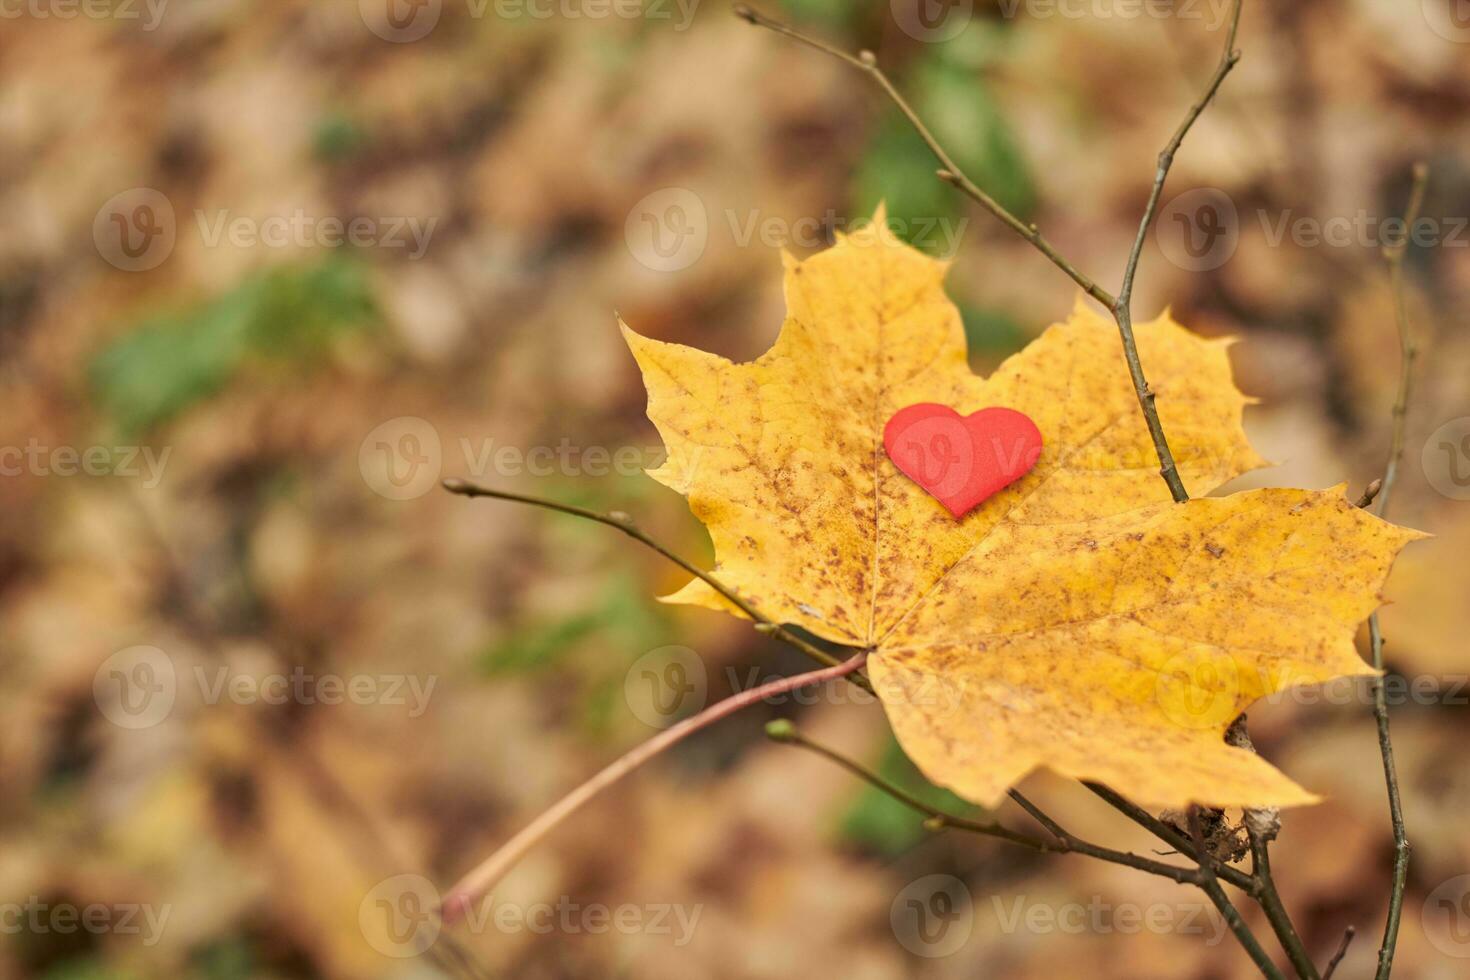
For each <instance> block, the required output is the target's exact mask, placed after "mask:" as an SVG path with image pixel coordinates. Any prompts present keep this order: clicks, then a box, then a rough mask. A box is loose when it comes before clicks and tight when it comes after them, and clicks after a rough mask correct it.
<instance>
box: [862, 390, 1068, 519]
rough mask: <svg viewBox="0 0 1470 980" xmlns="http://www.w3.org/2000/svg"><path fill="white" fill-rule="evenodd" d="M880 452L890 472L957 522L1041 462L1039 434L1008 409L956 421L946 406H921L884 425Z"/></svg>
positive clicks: (988, 410) (957, 415)
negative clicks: (894, 470) (911, 484)
mask: <svg viewBox="0 0 1470 980" xmlns="http://www.w3.org/2000/svg"><path fill="white" fill-rule="evenodd" d="M883 448H884V449H886V450H887V451H888V458H889V459H891V460H893V465H894V466H897V467H898V468H899V470H900V471H901V472H902V473H903V474H904V475H905V476H907V477H908V478H909V479H911V480H913V481H914V482H915V483H917V484H918V485H919V486H921V487H923V488H924V489H925V490H927V491H928V492H929V493H930V494H932V495H933V496H934V498H935V499H936V500H938V501H939V502H940V503H941V504H943V505H944V506H945V507H946V508H947V509H948V510H949V512H950V513H951V514H953V515H954V516H955V517H957V518H958V517H964V516H965V515H966V514H968V513H969V512H970V511H972V510H974V509H975V508H976V507H977V506H979V504H980V503H981V502H982V501H984V500H985V499H986V498H988V497H991V496H993V495H995V494H997V493H999V492H1000V491H1002V490H1004V489H1005V488H1006V487H1008V486H1010V485H1011V484H1012V483H1015V482H1016V481H1017V480H1019V479H1020V478H1021V477H1023V476H1025V475H1026V474H1027V473H1029V472H1031V469H1032V467H1034V466H1035V465H1036V460H1037V459H1038V458H1039V457H1040V456H1041V430H1039V429H1037V428H1036V423H1035V422H1032V421H1031V419H1030V418H1029V417H1027V416H1026V415H1025V414H1023V413H1021V412H1017V411H1015V410H1014V409H1010V408H982V409H981V410H980V411H978V412H974V413H972V414H970V415H961V414H960V413H959V412H956V411H955V410H954V409H952V408H950V407H949V406H948V405H935V404H933V403H930V402H921V403H920V404H918V405H910V406H908V407H907V408H901V409H899V410H898V411H897V412H895V413H894V414H893V418H891V419H889V420H888V424H887V425H885V426H884V427H883Z"/></svg>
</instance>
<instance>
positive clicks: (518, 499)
mask: <svg viewBox="0 0 1470 980" xmlns="http://www.w3.org/2000/svg"><path fill="white" fill-rule="evenodd" d="M444 489H445V490H448V491H449V492H450V493H453V494H457V495H459V496H461V497H490V498H493V499H495V500H509V501H512V502H514V503H519V504H530V505H531V506H532V507H543V508H545V509H547V510H554V511H557V512H558V513H562V514H570V515H572V516H573V517H580V518H582V519H583V520H588V521H594V522H596V523H598V524H605V525H607V526H608V527H611V528H616V529H617V530H619V531H622V532H623V533H624V534H626V535H627V536H628V537H630V538H632V539H633V540H635V541H637V542H639V543H641V544H644V545H646V546H648V547H649V548H652V549H653V550H654V551H656V552H658V553H659V554H660V555H663V556H664V557H665V558H667V559H668V560H669V561H671V562H673V563H674V564H675V565H678V566H679V567H680V568H682V569H684V571H686V572H688V573H689V574H690V575H693V576H694V577H695V578H697V579H700V580H702V581H703V582H704V583H705V584H706V585H708V586H709V587H710V588H712V589H714V590H715V591H716V592H718V593H719V594H720V595H722V596H724V597H725V598H726V599H728V600H729V601H730V604H731V605H733V606H735V608H737V609H739V610H740V611H741V612H743V613H744V614H745V615H746V616H747V617H749V618H750V619H751V620H753V621H754V622H755V624H756V629H758V630H760V631H761V632H762V633H767V634H769V635H771V636H774V637H775V638H776V639H778V640H780V641H781V642H783V643H786V644H787V645H789V646H792V647H795V648H796V649H798V650H800V651H801V652H802V653H804V654H806V655H807V656H808V657H811V658H812V659H813V660H815V661H816V662H817V663H820V664H824V665H826V666H828V667H835V666H837V664H839V663H841V662H843V661H839V660H838V659H837V658H836V657H834V656H832V655H831V654H829V653H827V652H826V651H825V650H821V649H818V648H817V647H815V646H813V645H812V644H810V643H808V642H807V641H806V640H803V639H802V638H801V637H799V636H797V635H796V634H795V633H792V632H791V631H790V630H788V629H786V628H785V627H783V626H782V625H781V624H779V623H776V622H773V621H772V620H770V619H768V618H767V617H766V616H764V615H762V614H761V613H760V612H759V611H758V610H757V609H756V608H755V607H754V606H752V605H751V604H750V603H749V602H747V601H746V600H745V599H744V598H742V597H741V595H740V593H738V592H736V591H735V590H734V589H732V588H729V587H728V586H726V585H724V584H723V583H722V582H720V580H719V579H717V578H715V577H714V576H713V575H711V574H710V573H709V572H706V571H705V570H704V569H702V568H700V567H698V566H697V565H695V564H693V563H692V562H690V561H688V560H686V559H684V558H681V557H680V556H679V555H676V554H674V552H672V551H670V550H669V549H668V548H666V547H664V546H663V545H662V544H660V543H659V542H657V541H655V540H654V539H653V538H651V537H649V536H648V535H647V534H645V533H644V532H643V531H642V530H640V529H639V528H638V526H637V525H636V524H634V523H633V518H631V517H630V516H628V515H627V514H625V513H623V512H622V511H611V512H609V513H606V514H600V513H598V512H597V511H595V510H588V509H586V508H585V507H574V506H572V505H571V504H563V503H558V502H557V501H555V500H547V499H545V498H543V497H531V496H527V495H526V494H521V493H510V492H509V491H506V490H492V489H490V488H489V487H483V486H480V485H479V484H476V483H470V482H469V481H468V480H458V479H450V480H445V481H444ZM849 680H851V681H852V683H854V684H856V685H858V686H859V687H861V688H862V689H863V690H865V691H868V692H869V693H871V692H872V690H873V688H872V686H871V685H870V684H869V683H868V679H867V678H866V677H864V676H863V675H861V674H854V675H853V676H852V677H850V678H849Z"/></svg>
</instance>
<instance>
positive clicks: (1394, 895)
mask: <svg viewBox="0 0 1470 980" xmlns="http://www.w3.org/2000/svg"><path fill="white" fill-rule="evenodd" d="M1428 183H1429V168H1428V167H1427V166H1425V165H1424V164H1423V163H1418V164H1415V165H1414V185H1413V189H1412V190H1411V191H1410V192H1409V205H1408V208H1407V209H1406V210H1405V211H1404V237H1403V238H1402V239H1400V240H1399V241H1397V242H1394V243H1391V244H1389V245H1385V246H1384V249H1383V258H1384V261H1385V262H1387V263H1388V272H1389V283H1390V286H1391V288H1392V290H1393V294H1394V316H1395V319H1396V321H1397V323H1398V330H1399V387H1398V394H1397V396H1396V397H1395V398H1394V403H1393V438H1392V441H1391V443H1390V446H1389V451H1388V465H1387V467H1386V468H1385V469H1384V472H1383V489H1382V490H1381V491H1380V492H1379V494H1378V506H1377V509H1376V513H1377V514H1378V516H1379V517H1383V516H1385V515H1386V514H1387V513H1388V501H1389V497H1390V495H1391V494H1392V493H1393V485H1394V482H1395V481H1396V480H1397V479H1398V472H1399V462H1400V460H1402V459H1403V455H1404V421H1405V419H1406V418H1407V416H1408V412H1409V391H1410V386H1411V383H1412V381H1413V376H1414V375H1413V369H1414V357H1415V355H1416V349H1415V347H1414V337H1413V332H1412V331H1411V330H1410V328H1409V313H1408V306H1407V301H1406V299H1405V297H1404V272H1403V267H1404V253H1405V251H1406V250H1407V248H1408V243H1409V238H1410V237H1411V235H1412V229H1413V227H1414V224H1415V222H1417V221H1418V220H1419V212H1420V210H1421V209H1422V208H1423V206H1424V189H1425V187H1426V186H1427V185H1428ZM1368 643H1369V646H1370V648H1371V649H1372V653H1373V666H1374V667H1375V668H1377V669H1378V671H1379V673H1378V675H1377V676H1375V677H1373V678H1372V679H1370V680H1369V682H1368V684H1369V687H1370V688H1371V689H1372V691H1373V718H1374V720H1375V721H1376V722H1377V724H1378V750H1379V753H1380V754H1381V755H1382V756H1383V777H1384V782H1385V783H1386V785H1387V787H1388V813H1389V819H1390V821H1391V822H1392V824H1393V884H1392V887H1391V890H1390V892H1389V899H1388V918H1387V921H1386V922H1385V923H1384V926H1383V942H1382V944H1380V945H1379V947H1378V970H1377V972H1376V973H1375V974H1374V977H1375V980H1387V978H1388V976H1389V975H1390V974H1391V973H1392V972H1393V955H1394V950H1395V948H1396V947H1397V945H1398V938H1399V921H1400V920H1401V919H1402V917H1403V911H1404V889H1405V887H1406V886H1407V884H1408V880H1409V852H1410V850H1411V848H1410V846H1409V838H1408V834H1407V833H1406V832H1405V830H1404V807H1403V802H1402V800H1401V799H1400V797H1399V777H1398V769H1397V767H1396V766H1395V765H1394V761H1393V739H1392V738H1390V737H1389V731H1388V699H1387V697H1386V696H1385V695H1384V691H1383V677H1382V671H1383V629H1382V627H1381V626H1380V625H1379V622H1378V613H1376V612H1375V613H1374V614H1373V615H1371V616H1369V617H1368Z"/></svg>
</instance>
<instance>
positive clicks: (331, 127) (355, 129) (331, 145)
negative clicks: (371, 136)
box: [312, 111, 368, 163]
mask: <svg viewBox="0 0 1470 980" xmlns="http://www.w3.org/2000/svg"><path fill="white" fill-rule="evenodd" d="M313 135H314V139H313V141H312V142H313V149H314V150H315V151H316V156H317V159H319V160H321V161H323V162H325V163H338V162H340V161H342V160H346V159H349V158H350V157H352V156H353V155H354V154H356V153H357V152H358V151H360V150H361V149H362V148H363V147H364V146H366V145H367V143H368V134H367V130H365V129H363V127H362V126H361V125H360V124H359V123H358V122H357V120H355V119H353V118H352V117H351V116H350V115H348V114H347V113H345V112H340V111H338V112H329V113H327V114H326V115H324V116H323V117H322V118H321V119H318V120H317V124H316V132H315V133H314V134H313Z"/></svg>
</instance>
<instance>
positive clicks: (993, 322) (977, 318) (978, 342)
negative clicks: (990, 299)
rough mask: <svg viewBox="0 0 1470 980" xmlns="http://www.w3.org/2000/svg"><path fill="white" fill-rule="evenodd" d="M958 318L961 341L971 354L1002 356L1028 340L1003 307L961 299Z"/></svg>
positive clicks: (1022, 329)
mask: <svg viewBox="0 0 1470 980" xmlns="http://www.w3.org/2000/svg"><path fill="white" fill-rule="evenodd" d="M960 318H961V319H962V320H963V321H964V324H965V341H966V343H967V344H968V346H969V349H970V356H971V357H974V356H975V355H977V354H979V355H990V356H1001V357H1004V356H1006V355H1008V354H1014V353H1015V352H1016V351H1018V350H1020V349H1021V348H1022V347H1025V346H1026V344H1027V343H1028V342H1029V341H1030V337H1028V336H1027V334H1026V329H1025V328H1024V327H1022V326H1021V323H1020V321H1019V320H1017V319H1016V318H1015V317H1013V316H1011V315H1010V314H1009V313H1006V312H1005V311H1004V310H996V309H989V308H985V309H982V308H980V307H975V306H968V305H966V304H964V303H961V304H960Z"/></svg>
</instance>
